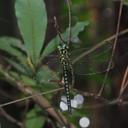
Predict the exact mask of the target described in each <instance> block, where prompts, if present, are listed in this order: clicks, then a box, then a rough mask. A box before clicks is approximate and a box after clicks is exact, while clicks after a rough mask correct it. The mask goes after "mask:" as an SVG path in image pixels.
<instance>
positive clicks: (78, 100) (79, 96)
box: [74, 94, 84, 105]
mask: <svg viewBox="0 0 128 128" xmlns="http://www.w3.org/2000/svg"><path fill="white" fill-rule="evenodd" d="M74 100H76V101H77V104H78V105H82V104H83V103H84V97H83V96H82V95H81V94H77V95H75V96H74Z"/></svg>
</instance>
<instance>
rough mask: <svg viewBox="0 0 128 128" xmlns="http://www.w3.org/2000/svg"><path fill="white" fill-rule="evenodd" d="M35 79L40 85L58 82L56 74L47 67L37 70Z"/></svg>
mask: <svg viewBox="0 0 128 128" xmlns="http://www.w3.org/2000/svg"><path fill="white" fill-rule="evenodd" d="M37 79H38V81H39V82H40V83H41V84H42V83H50V80H59V78H58V76H57V74H56V73H55V72H53V71H52V70H51V69H50V68H48V66H43V67H41V68H40V69H39V71H38V72H37Z"/></svg>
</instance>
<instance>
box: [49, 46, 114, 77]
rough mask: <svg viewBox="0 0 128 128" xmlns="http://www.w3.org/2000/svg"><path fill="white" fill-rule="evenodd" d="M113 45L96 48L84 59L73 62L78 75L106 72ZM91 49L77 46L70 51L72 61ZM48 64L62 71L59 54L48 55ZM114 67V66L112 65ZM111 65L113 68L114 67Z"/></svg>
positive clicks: (75, 72)
mask: <svg viewBox="0 0 128 128" xmlns="http://www.w3.org/2000/svg"><path fill="white" fill-rule="evenodd" d="M111 49H112V46H111V45H106V46H103V47H101V48H100V49H97V50H95V51H94V52H92V53H89V54H88V55H86V56H84V57H83V58H82V59H79V60H78V61H76V62H75V63H73V70H74V74H77V75H94V74H100V73H104V72H106V69H107V66H108V62H109V60H110V56H111ZM88 50H90V48H77V49H73V50H72V51H71V52H70V58H71V62H73V61H74V60H75V59H76V58H79V56H80V55H81V54H83V53H85V52H87V51H88ZM47 64H48V65H49V66H50V67H51V68H53V69H55V70H56V71H58V72H60V69H61V68H60V66H61V65H60V63H59V56H57V55H50V56H49V57H48V61H47ZM112 67H113V66H112ZM112 67H111V68H112Z"/></svg>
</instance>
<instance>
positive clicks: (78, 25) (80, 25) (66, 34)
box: [62, 22, 89, 41]
mask: <svg viewBox="0 0 128 128" xmlns="http://www.w3.org/2000/svg"><path fill="white" fill-rule="evenodd" d="M88 25H89V22H77V23H76V25H75V26H74V27H72V29H71V34H72V35H71V36H72V37H71V40H72V39H73V38H76V37H77V36H78V35H79V33H80V32H81V31H83V30H84V28H85V26H88ZM62 37H63V38H64V40H65V41H68V38H69V28H67V29H66V31H65V32H64V33H63V34H62Z"/></svg>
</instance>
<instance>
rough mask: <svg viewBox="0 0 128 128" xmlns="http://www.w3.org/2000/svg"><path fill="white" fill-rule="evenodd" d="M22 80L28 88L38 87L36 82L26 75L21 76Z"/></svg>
mask: <svg viewBox="0 0 128 128" xmlns="http://www.w3.org/2000/svg"><path fill="white" fill-rule="evenodd" d="M21 80H22V81H23V82H24V83H25V85H28V86H35V85H36V81H35V80H33V79H32V78H30V77H28V76H26V75H21Z"/></svg>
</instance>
